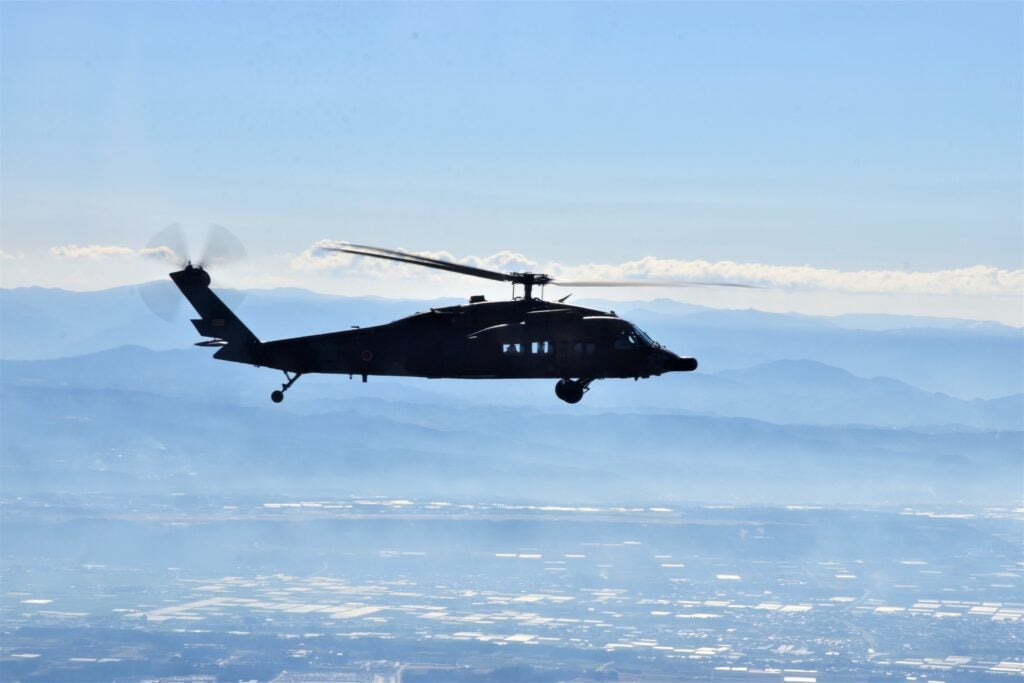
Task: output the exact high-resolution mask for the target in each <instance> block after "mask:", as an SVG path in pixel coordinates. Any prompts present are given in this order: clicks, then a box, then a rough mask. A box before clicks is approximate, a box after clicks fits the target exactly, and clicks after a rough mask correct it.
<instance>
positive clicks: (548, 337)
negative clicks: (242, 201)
mask: <svg viewBox="0 0 1024 683" xmlns="http://www.w3.org/2000/svg"><path fill="white" fill-rule="evenodd" d="M320 250H322V251H325V252H339V253H345V254H351V255H355V256H362V257H367V258H377V259H384V260H388V261H396V262H400V263H406V264H411V265H417V266H423V267H426V268H435V269H439V270H445V271H449V272H452V273H459V274H462V275H470V276H473V277H479V278H484V279H487V280H495V281H501V282H510V283H512V285H513V296H512V299H511V300H506V301H487V300H486V299H485V298H484V297H483V296H472V297H470V299H469V303H467V304H462V305H457V306H445V307H441V308H432V309H430V310H429V311H426V312H422V313H416V314H414V315H410V316H408V317H406V318H401V319H399V320H395V321H394V322H390V323H387V324H384V325H375V326H373V327H363V328H354V329H347V330H340V331H337V332H328V333H325V334H316V335H310V336H303V337H292V338H288V339H276V340H272V341H261V340H260V339H258V338H257V337H256V335H255V334H253V333H252V331H250V330H249V328H248V327H246V326H245V324H244V323H243V322H242V321H241V320H240V319H239V318H238V317H237V316H236V315H235V314H234V312H232V311H231V309H230V308H228V306H227V305H225V304H224V302H223V301H222V300H221V299H220V298H219V297H218V296H217V295H216V294H215V293H214V292H213V290H211V289H210V275H209V274H208V273H207V271H206V270H205V269H204V268H203V267H202V266H201V265H192V263H191V262H189V263H188V264H187V265H185V267H184V268H183V269H182V270H179V271H177V272H174V273H171V274H170V277H171V279H172V280H173V281H174V283H175V284H176V285H177V286H178V289H180V290H181V293H182V294H184V295H185V298H186V299H187V300H188V301H189V303H190V304H192V307H193V308H195V310H196V312H197V313H198V314H199V316H200V317H199V318H198V319H194V320H192V324H193V325H195V328H196V330H197V331H198V332H199V334H200V335H202V336H203V337H208V339H207V340H204V341H201V342H198V343H197V346H202V347H215V348H217V352H216V353H214V355H213V357H214V358H217V359H219V360H227V361H234V362H236V363H246V364H249V365H254V366H257V367H267V368H274V369H277V370H281V371H282V372H284V375H285V382H284V383H283V384H282V385H281V388H280V389H277V390H275V391H273V392H272V393H271V395H270V398H271V400H273V401H274V402H275V403H280V402H281V401H283V400H284V395H285V392H286V391H288V389H290V388H291V387H292V385H293V384H295V382H296V381H297V380H298V379H299V378H300V377H302V376H303V375H305V374H310V373H327V374H346V375H349V376H350V377H352V376H356V375H359V376H360V377H361V378H362V381H363V382H366V381H367V378H368V377H370V376H377V375H381V376H395V377H425V378H433V379H437V378H455V379H554V380H556V383H555V394H556V395H557V396H558V398H560V399H562V400H563V401H565V402H566V403H578V402H579V401H580V400H581V399H582V398H583V395H584V394H585V393H586V392H587V391H588V390H589V388H590V385H591V383H592V382H594V381H595V380H599V379H610V378H633V379H642V378H648V377H652V376H657V375H662V374H664V373H666V372H691V371H693V370H696V369H697V359H695V358H690V357H685V356H678V355H676V354H675V353H673V352H672V351H669V350H668V349H667V348H665V347H664V346H662V345H661V344H658V343H657V342H655V341H654V340H653V339H651V338H650V337H649V336H648V335H647V334H646V333H644V332H643V331H642V330H641V329H640V328H638V327H637V326H636V325H634V324H632V323H631V322H629V321H628V320H623V319H622V318H620V317H618V316H617V315H616V314H615V312H614V311H610V312H606V311H600V310H595V309H591V308H584V307H582V306H574V305H572V304H568V303H565V301H566V299H568V296H567V297H565V298H563V299H561V300H558V301H546V300H544V299H543V298H538V297H536V296H534V291H535V290H536V289H537V288H538V287H544V286H545V285H559V286H563V287H609V286H611V287H616V286H618V287H637V286H642V287H651V286H655V287H666V286H667V287H690V286H721V287H751V285H742V284H733V283H724V282H687V281H638V280H619V281H614V280H612V281H609V280H599V281H561V280H556V279H555V278H553V277H551V276H549V275H546V274H543V273H529V272H522V273H520V272H500V271H494V270H488V269H485V268H479V267H476V266H469V265H465V264H460V263H452V262H450V261H444V260H441V259H437V258H432V257H428V256H422V255H419V254H414V253H410V252H405V251H397V250H392V249H383V248H380V247H370V246H364V245H357V244H348V243H337V244H335V245H329V246H321V247H320ZM516 286H521V287H522V291H523V294H522V296H520V297H516V296H515V287H516Z"/></svg>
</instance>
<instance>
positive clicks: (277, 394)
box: [270, 370, 302, 403]
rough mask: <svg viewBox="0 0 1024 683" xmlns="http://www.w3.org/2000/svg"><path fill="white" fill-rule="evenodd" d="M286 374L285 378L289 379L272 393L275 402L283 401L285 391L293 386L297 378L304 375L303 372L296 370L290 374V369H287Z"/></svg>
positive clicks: (271, 398)
mask: <svg viewBox="0 0 1024 683" xmlns="http://www.w3.org/2000/svg"><path fill="white" fill-rule="evenodd" d="M284 376H285V379H287V380H288V381H287V382H285V383H284V384H282V385H281V388H280V389H279V390H277V391H274V392H272V393H271V394H270V400H271V401H273V402H274V403H280V402H281V401H283V400H284V392H286V391H288V389H289V388H291V386H292V385H293V384H295V380H297V379H298V378H300V377H302V373H301V372H296V373H295V374H294V375H289V374H288V371H287V370H285V371H284Z"/></svg>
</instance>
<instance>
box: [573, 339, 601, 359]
mask: <svg viewBox="0 0 1024 683" xmlns="http://www.w3.org/2000/svg"><path fill="white" fill-rule="evenodd" d="M596 350H597V345H596V344H595V343H594V342H575V343H574V344H573V345H572V352H573V353H574V354H576V355H577V356H584V355H585V356H593V355H594V352H595V351H596Z"/></svg>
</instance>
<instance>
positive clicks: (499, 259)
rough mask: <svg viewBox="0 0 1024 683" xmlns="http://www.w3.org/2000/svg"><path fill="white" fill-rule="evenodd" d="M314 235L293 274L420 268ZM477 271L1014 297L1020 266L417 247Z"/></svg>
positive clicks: (1023, 275) (1021, 287) (391, 272)
mask: <svg viewBox="0 0 1024 683" xmlns="http://www.w3.org/2000/svg"><path fill="white" fill-rule="evenodd" d="M336 244H337V242H336V241H333V240H321V241H319V242H317V243H316V244H314V245H313V246H311V247H310V248H309V249H306V250H305V251H303V252H302V253H301V254H299V255H298V256H295V257H293V258H292V259H291V267H292V269H293V270H296V271H328V270H342V271H345V272H352V273H357V274H359V275H361V276H371V277H373V276H379V277H394V276H399V277H401V276H405V275H408V274H411V273H414V272H418V273H420V274H422V273H423V269H422V268H419V267H416V266H411V265H405V264H400V263H394V262H390V261H384V260H379V259H372V258H364V257H359V256H352V255H349V254H342V253H338V252H326V251H322V248H323V247H325V246H333V245H336ZM417 253H421V254H422V255H424V256H430V257H432V258H440V259H444V260H449V261H453V262H455V263H461V264H466V265H472V266H476V267H479V268H487V269H491V270H498V271H531V272H543V273H547V274H548V275H551V276H552V277H554V278H555V279H556V280H567V281H568V280H640V281H642V280H669V281H673V280H684V281H692V282H707V283H715V282H729V283H735V284H743V285H756V286H760V287H769V288H775V289H788V290H800V291H829V292H846V293H857V294H937V295H956V296H993V295H995V296H1020V295H1022V294H1024V270H1007V269H1003V268H996V267H994V266H985V265H977V266H970V267H965V268H953V269H948V270H936V271H903V270H858V271H843V270H836V269H831V268H816V267H814V266H810V265H802V266H788V265H770V264H764V263H737V262H735V261H717V262H711V261H702V260H696V261H680V260H674V259H660V258H655V257H653V256H648V257H646V258H642V259H639V260H637V261H628V262H626V263H620V264H601V263H588V264H581V265H568V264H562V263H557V262H549V263H544V264H541V263H538V262H536V261H533V260H531V259H529V258H527V257H525V256H524V255H522V254H518V253H514V252H509V251H502V252H498V253H496V254H493V255H491V256H468V257H465V258H459V259H456V258H454V257H453V256H452V255H451V254H449V253H447V252H417Z"/></svg>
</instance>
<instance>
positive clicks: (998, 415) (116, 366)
mask: <svg viewBox="0 0 1024 683" xmlns="http://www.w3.org/2000/svg"><path fill="white" fill-rule="evenodd" d="M0 375H2V377H3V379H4V382H5V386H13V385H22V386H31V385H35V386H67V385H73V386H82V387H94V388H104V387H106V388H117V389H127V390H135V391H148V392H153V393H159V394H164V395H167V396H181V397H194V398H198V399H202V400H211V401H214V402H220V401H227V402H232V403H241V404H253V405H259V406H263V405H265V401H266V398H267V394H268V393H269V390H270V389H273V388H275V387H276V385H277V384H278V383H279V381H280V380H279V377H280V375H279V374H278V373H275V372H273V371H268V370H266V369H256V368H251V367H249V366H245V365H239V364H235V363H227V362H223V361H217V360H213V359H211V358H210V353H209V352H208V351H206V350H200V349H187V350H185V349H183V350H178V351H150V350H147V349H143V348H141V347H121V348H118V349H112V350H108V351H102V352H99V353H96V354H89V355H86V356H77V357H71V358H61V359H54V360H48V361H0ZM549 385H551V382H546V381H544V380H525V381H501V382H480V381H469V380H467V381H449V380H421V379H415V378H376V377H375V378H371V380H370V382H369V383H367V384H365V385H364V384H362V383H359V382H356V383H350V382H349V380H348V378H347V377H345V376H337V375H334V376H331V375H323V376H307V377H304V378H303V379H302V380H300V383H299V384H298V385H297V386H296V388H295V389H294V390H293V391H292V392H291V393H290V394H289V398H288V401H287V402H286V403H285V404H284V405H283V406H282V407H281V409H291V407H292V406H293V405H297V407H298V408H299V410H301V411H304V412H305V411H312V412H316V411H317V410H319V409H321V408H319V407H318V405H317V404H318V403H319V402H323V401H331V402H334V404H335V405H337V404H338V403H337V402H344V401H348V402H351V403H352V405H358V403H359V401H363V400H366V399H370V398H383V399H388V400H392V401H394V400H398V401H401V402H403V403H417V404H427V403H431V404H439V405H444V406H446V407H449V408H454V407H460V408H461V407H465V406H466V405H468V404H484V405H495V406H502V405H505V406H529V407H532V408H537V409H543V410H545V411H548V412H551V411H554V412H558V413H559V414H562V413H565V414H578V413H580V412H585V413H589V412H593V411H606V410H612V411H617V412H646V413H677V414H681V413H690V414H705V415H714V416H724V417H748V418H751V419H757V420H763V421H768V422H775V423H780V424H807V425H850V424H852V425H857V424H861V425H875V426H894V427H929V426H938V427H947V428H948V427H951V426H963V427H970V428H977V429H1011V430H1020V429H1024V395H1022V394H1016V395H1013V396H1007V397H1003V398H1000V399H991V400H981V399H975V400H972V401H963V400H960V399H957V398H953V397H951V396H946V395H944V394H938V393H929V392H925V391H921V390H920V389H916V388H915V387H912V386H910V385H908V384H905V383H903V382H899V381H897V380H892V379H888V378H873V379H865V378H861V377H856V376H855V375H853V374H851V373H848V372H846V371H845V370H842V369H839V368H834V367H831V366H827V365H824V364H821V363H816V362H814V361H792V360H780V361H773V362H771V363H767V364H763V365H758V366H754V367H751V368H743V369H739V370H724V371H722V372H718V373H713V374H711V373H703V372H696V373H688V374H684V375H679V374H676V375H667V376H664V377H659V378H652V379H649V380H643V381H641V382H631V381H623V380H608V381H603V382H597V383H595V384H594V385H593V388H592V391H591V392H590V393H589V394H588V395H587V398H586V401H585V402H584V403H583V404H580V405H578V406H573V407H567V406H563V405H562V404H561V403H560V402H558V401H557V399H555V397H554V394H553V391H551V387H550V386H549ZM357 409H358V408H357Z"/></svg>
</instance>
